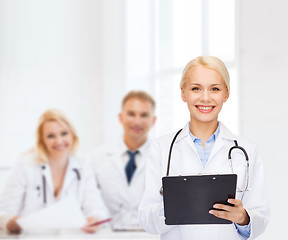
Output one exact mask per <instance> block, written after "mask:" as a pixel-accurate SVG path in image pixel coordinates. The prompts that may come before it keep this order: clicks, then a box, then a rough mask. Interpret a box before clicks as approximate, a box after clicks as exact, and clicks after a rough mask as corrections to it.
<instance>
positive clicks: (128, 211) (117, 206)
mask: <svg viewBox="0 0 288 240" xmlns="http://www.w3.org/2000/svg"><path fill="white" fill-rule="evenodd" d="M146 148H147V142H146V143H145V144H144V145H142V146H141V147H140V148H139V149H138V150H139V154H137V155H136V162H137V168H136V171H135V172H134V174H133V177H132V179H131V182H130V184H128V182H127V178H126V173H125V166H124V163H123V160H122V158H123V154H124V153H125V152H126V151H127V147H126V146H125V144H124V142H123V139H119V141H115V142H112V143H110V144H108V145H103V146H101V147H99V148H97V149H94V150H93V151H91V152H90V153H89V155H88V161H89V165H90V166H91V168H92V170H93V172H94V174H95V177H96V180H97V183H98V184H99V188H100V190H101V194H102V196H103V199H104V201H105V204H106V205H107V207H108V208H109V210H110V214H111V216H112V218H113V221H112V225H113V227H114V228H128V229H130V228H139V223H138V206H139V203H140V200H141V197H142V195H143V192H144V170H145V161H144V159H145V158H144V155H145V153H146Z"/></svg>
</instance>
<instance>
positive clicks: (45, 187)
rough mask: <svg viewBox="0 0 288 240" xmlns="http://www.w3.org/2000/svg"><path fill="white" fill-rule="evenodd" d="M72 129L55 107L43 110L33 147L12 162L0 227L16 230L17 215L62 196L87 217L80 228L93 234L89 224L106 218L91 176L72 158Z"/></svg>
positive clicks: (1, 205)
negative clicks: (73, 202)
mask: <svg viewBox="0 0 288 240" xmlns="http://www.w3.org/2000/svg"><path fill="white" fill-rule="evenodd" d="M78 142H79V140H78V136H77V134H76V131H75V129H74V128H73V126H72V125H71V123H70V122H69V120H68V119H67V118H66V116H64V114H63V113H62V112H60V111H59V110H47V111H46V112H44V113H43V114H42V115H41V117H40V119H39V124H38V127H37V141H36V147H35V149H33V150H32V151H29V152H28V153H26V154H24V155H23V158H22V159H20V160H19V161H18V162H16V164H15V166H14V168H13V169H12V172H11V175H10V177H9V178H8V180H7V182H6V185H5V186H4V189H3V191H2V193H1V195H0V228H1V230H3V229H4V230H6V231H7V232H8V233H20V232H21V230H22V229H21V228H20V226H19V225H18V224H17V219H18V218H19V217H22V216H25V215H29V214H31V213H33V212H35V211H37V210H40V209H42V208H44V207H46V206H49V205H51V204H53V203H55V202H57V201H59V200H61V199H63V198H66V197H68V196H69V197H71V196H74V197H75V198H76V199H77V200H78V202H79V205H80V206H81V209H82V210H83V213H84V215H85V216H86V218H87V224H86V225H85V226H83V228H82V230H83V231H85V232H87V233H93V232H95V231H96V230H97V227H93V226H91V225H92V224H93V223H95V222H97V221H99V220H102V219H104V218H107V217H108V210H107V209H106V206H105V205H104V203H103V201H102V199H101V196H100V193H99V191H98V189H97V188H96V187H95V186H96V183H95V179H94V177H93V176H92V175H91V173H90V172H89V170H88V169H87V168H84V167H83V166H82V165H81V164H80V162H79V161H78V160H77V159H76V158H75V152H76V149H77V146H78Z"/></svg>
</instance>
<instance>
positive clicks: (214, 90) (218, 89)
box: [211, 87, 220, 92]
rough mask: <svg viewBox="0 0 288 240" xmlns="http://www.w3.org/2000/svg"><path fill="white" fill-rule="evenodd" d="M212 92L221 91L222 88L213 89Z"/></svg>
mask: <svg viewBox="0 0 288 240" xmlns="http://www.w3.org/2000/svg"><path fill="white" fill-rule="evenodd" d="M211 91H212V92H218V91H220V88H218V87H213V88H212V89H211Z"/></svg>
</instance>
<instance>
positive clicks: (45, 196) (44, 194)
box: [42, 166, 81, 205]
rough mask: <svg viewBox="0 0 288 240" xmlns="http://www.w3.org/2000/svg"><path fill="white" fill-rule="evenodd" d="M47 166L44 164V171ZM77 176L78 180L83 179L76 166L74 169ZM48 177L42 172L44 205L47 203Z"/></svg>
mask: <svg viewBox="0 0 288 240" xmlns="http://www.w3.org/2000/svg"><path fill="white" fill-rule="evenodd" d="M45 168H46V167H45V166H42V171H43V170H44V169H45ZM72 170H73V171H74V172H75V174H76V176H77V180H78V181H79V182H80V181H81V175H80V172H79V171H78V169H76V168H73V169H72ZM46 185H47V184H46V177H45V175H44V174H42V189H43V203H44V205H45V204H46V203H47V194H46V193H47V191H46Z"/></svg>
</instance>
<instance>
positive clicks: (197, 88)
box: [191, 87, 200, 92]
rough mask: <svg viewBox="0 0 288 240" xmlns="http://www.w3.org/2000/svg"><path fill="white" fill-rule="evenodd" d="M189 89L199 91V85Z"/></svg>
mask: <svg viewBox="0 0 288 240" xmlns="http://www.w3.org/2000/svg"><path fill="white" fill-rule="evenodd" d="M191 90H192V91H193V92H199V91H200V88H199V87H193V88H192V89H191Z"/></svg>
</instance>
